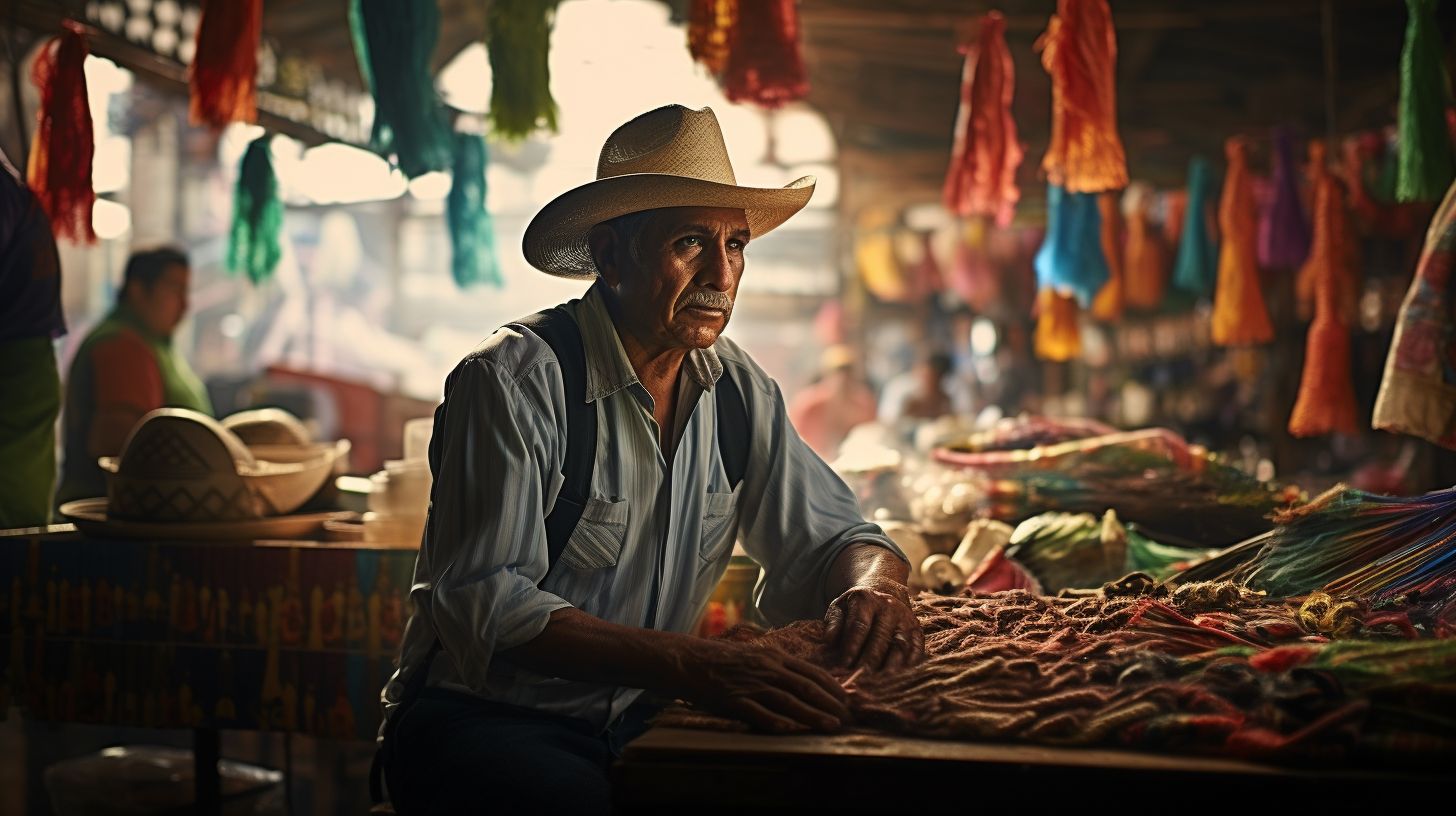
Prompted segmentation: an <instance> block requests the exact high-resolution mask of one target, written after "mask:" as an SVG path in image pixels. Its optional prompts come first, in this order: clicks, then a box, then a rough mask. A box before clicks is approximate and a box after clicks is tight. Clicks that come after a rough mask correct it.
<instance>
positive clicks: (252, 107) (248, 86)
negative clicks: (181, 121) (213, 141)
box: [187, 0, 263, 128]
mask: <svg viewBox="0 0 1456 816" xmlns="http://www.w3.org/2000/svg"><path fill="white" fill-rule="evenodd" d="M262 33H263V0H204V2H203V4H202V21H201V22H200V23H198V25H197V49H196V52H195V54H194V55H193V57H192V67H191V68H190V69H189V70H188V75H187V82H188V85H189V86H190V88H191V91H192V99H191V104H190V106H189V110H188V118H189V119H190V120H191V121H192V124H194V125H211V126H212V127H218V128H220V127H222V126H223V125H226V124H228V123H229V122H255V121H257V119H258V94H257V89H258V41H259V38H260V37H261V36H262Z"/></svg>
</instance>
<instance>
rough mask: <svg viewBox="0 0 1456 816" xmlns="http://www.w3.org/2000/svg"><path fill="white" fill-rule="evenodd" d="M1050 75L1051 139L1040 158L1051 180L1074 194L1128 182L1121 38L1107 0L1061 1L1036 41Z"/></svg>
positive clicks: (1122, 185)
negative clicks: (1120, 116)
mask: <svg viewBox="0 0 1456 816" xmlns="http://www.w3.org/2000/svg"><path fill="white" fill-rule="evenodd" d="M1036 47H1037V48H1038V49H1039V50H1040V51H1041V62H1042V65H1043V66H1045V67H1046V70H1047V73H1049V74H1051V77H1052V138H1051V145H1050V146H1049V147H1048V148H1047V153H1046V157H1045V158H1044V159H1042V169H1043V170H1045V171H1046V174H1047V179H1048V180H1049V181H1051V183H1053V184H1056V185H1059V186H1062V187H1065V188H1066V189H1067V190H1068V191H1069V192H1074V193H1100V192H1104V191H1106V190H1120V189H1122V188H1123V187H1126V186H1127V158H1126V156H1125V154H1124V153H1123V149H1122V139H1121V137H1119V136H1118V134H1117V36H1116V34H1115V33H1114V32H1113V29H1112V12H1111V10H1110V9H1108V7H1107V0H1057V13H1056V14H1055V15H1054V16H1053V17H1052V19H1051V23H1050V25H1048V26H1047V30H1046V33H1045V34H1043V35H1042V36H1041V39H1039V40H1037V43H1036Z"/></svg>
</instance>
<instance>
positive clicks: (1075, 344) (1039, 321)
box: [1033, 289, 1082, 363]
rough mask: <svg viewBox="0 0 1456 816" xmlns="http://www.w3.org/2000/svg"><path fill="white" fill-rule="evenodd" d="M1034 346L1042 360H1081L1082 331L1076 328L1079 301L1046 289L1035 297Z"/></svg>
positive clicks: (1061, 361)
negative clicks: (1078, 358)
mask: <svg viewBox="0 0 1456 816" xmlns="http://www.w3.org/2000/svg"><path fill="white" fill-rule="evenodd" d="M1036 312H1037V314H1036V334H1035V337H1034V338H1033V346H1034V350H1035V351H1036V356H1037V357H1038V358H1039V359H1042V360H1050V361H1052V362H1057V363H1064V362H1066V361H1068V360H1074V359H1076V358H1077V357H1080V356H1082V330H1081V327H1080V326H1079V325H1078V324H1077V298H1076V297H1075V296H1073V295H1062V294H1058V293H1057V292H1056V291H1055V290H1053V289H1043V290H1041V291H1040V292H1039V293H1037V296H1036Z"/></svg>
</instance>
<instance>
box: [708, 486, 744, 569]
mask: <svg viewBox="0 0 1456 816" xmlns="http://www.w3.org/2000/svg"><path fill="white" fill-rule="evenodd" d="M737 533H738V493H737V491H735V492H733V493H705V494H704V495H703V540H702V542H701V546H700V547H699V549H698V555H699V556H700V557H701V558H702V559H703V560H704V561H707V562H710V563H711V562H713V561H717V560H718V559H719V558H720V557H722V556H723V555H724V554H726V553H727V552H728V550H730V549H732V547H733V540H734V539H735V538H737Z"/></svg>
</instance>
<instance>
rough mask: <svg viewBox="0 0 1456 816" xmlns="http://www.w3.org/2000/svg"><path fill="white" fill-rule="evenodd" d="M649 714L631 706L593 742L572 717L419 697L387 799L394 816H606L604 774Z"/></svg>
mask: <svg viewBox="0 0 1456 816" xmlns="http://www.w3.org/2000/svg"><path fill="white" fill-rule="evenodd" d="M655 713H656V706H655V705H653V704H651V703H649V702H647V701H645V700H639V701H638V702H636V703H634V704H633V705H632V706H631V707H630V708H628V709H627V711H625V712H624V713H623V714H622V716H621V717H619V718H618V719H617V721H616V722H615V723H613V724H612V726H611V727H610V728H608V729H607V731H606V732H605V733H597V731H596V729H595V728H593V727H592V726H591V724H590V723H588V722H586V721H585V720H579V719H576V718H574V717H562V716H557V715H553V714H547V713H544V712H540V711H533V710H531V709H526V708H520V707H517V706H510V705H505V704H503V703H493V702H488V701H484V700H480V699H478V698H474V697H470V696H468V695H464V694H457V693H453V692H450V691H445V690H442V689H426V690H425V691H423V692H422V693H421V694H420V698H419V699H418V700H416V701H415V702H413V703H412V704H410V705H409V707H408V708H407V709H405V710H402V711H401V712H399V715H400V719H399V721H398V723H397V724H396V726H395V731H394V740H395V742H394V749H393V750H392V751H390V752H389V756H388V758H387V759H386V761H385V765H384V778H385V783H386V784H387V785H388V787H389V798H390V801H391V802H392V803H393V805H394V808H395V811H396V812H397V813H399V814H400V816H413V815H414V814H426V813H429V814H435V813H489V814H515V813H552V814H556V813H560V814H606V813H610V812H611V786H610V784H609V783H608V781H607V768H608V767H609V766H610V765H611V763H612V761H613V760H614V759H616V758H617V756H618V755H619V754H620V753H621V751H622V748H623V747H624V746H625V745H626V744H627V743H628V742H630V741H631V740H633V739H635V738H636V737H637V736H639V735H640V734H641V733H642V732H643V731H645V730H647V720H648V719H649V718H650V717H651V716H652V715H653V714H655Z"/></svg>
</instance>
